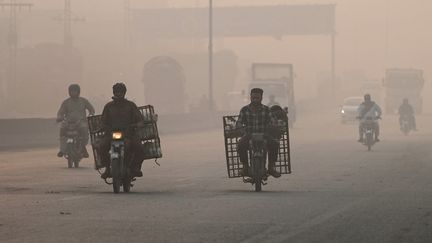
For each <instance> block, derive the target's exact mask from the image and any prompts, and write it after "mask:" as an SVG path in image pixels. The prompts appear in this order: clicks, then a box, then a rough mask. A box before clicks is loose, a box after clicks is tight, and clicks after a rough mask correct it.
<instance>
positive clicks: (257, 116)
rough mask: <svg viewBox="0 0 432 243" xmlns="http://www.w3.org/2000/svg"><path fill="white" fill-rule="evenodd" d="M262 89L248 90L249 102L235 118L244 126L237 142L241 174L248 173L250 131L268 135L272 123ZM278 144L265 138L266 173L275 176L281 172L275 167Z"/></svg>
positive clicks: (272, 119) (238, 124)
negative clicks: (243, 131) (243, 133)
mask: <svg viewBox="0 0 432 243" xmlns="http://www.w3.org/2000/svg"><path fill="white" fill-rule="evenodd" d="M263 93H264V91H263V90H262V89H260V88H253V89H252V90H251V92H250V100H251V102H250V104H249V105H246V106H244V107H243V108H242V109H241V110H240V114H239V117H238V120H237V124H236V126H237V127H246V135H245V136H243V137H242V138H240V140H239V142H238V148H237V150H238V153H239V156H240V162H242V164H243V171H242V173H243V176H247V175H248V168H249V165H248V149H249V140H250V135H251V134H252V133H264V134H266V135H267V136H268V129H269V128H270V127H271V126H272V125H273V124H274V122H275V118H274V117H273V114H272V113H271V112H270V109H269V107H268V106H265V105H263V104H262V97H263ZM278 149H279V144H278V142H276V141H275V140H274V139H267V150H268V173H269V174H270V175H272V176H273V177H275V178H278V177H280V176H281V174H280V173H279V172H278V171H276V169H275V162H276V160H277V154H278Z"/></svg>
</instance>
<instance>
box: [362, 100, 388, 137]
mask: <svg viewBox="0 0 432 243" xmlns="http://www.w3.org/2000/svg"><path fill="white" fill-rule="evenodd" d="M357 112H358V114H359V119H360V124H359V137H360V138H359V140H358V142H363V129H364V127H365V125H366V120H367V119H368V118H372V119H373V121H374V123H373V124H374V130H375V141H376V142H379V141H380V140H379V138H378V137H379V132H380V130H379V124H378V122H377V121H376V120H377V119H379V118H380V117H381V113H382V112H381V108H380V107H379V106H378V105H377V104H376V103H375V102H373V101H372V100H371V96H370V94H365V95H364V102H363V103H361V105H360V106H359V108H358V110H357Z"/></svg>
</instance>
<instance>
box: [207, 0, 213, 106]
mask: <svg viewBox="0 0 432 243" xmlns="http://www.w3.org/2000/svg"><path fill="white" fill-rule="evenodd" d="M208 49H209V50H208V52H209V109H210V111H213V110H214V101H213V0H209V45H208Z"/></svg>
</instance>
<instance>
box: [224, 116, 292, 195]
mask: <svg viewBox="0 0 432 243" xmlns="http://www.w3.org/2000/svg"><path fill="white" fill-rule="evenodd" d="M237 119H238V116H224V117H223V127H224V140H225V155H226V166H227V172H228V177H229V178H243V182H244V183H251V184H252V185H253V186H254V187H255V191H257V192H259V191H261V190H262V186H263V185H266V184H267V183H266V181H267V180H268V177H269V174H268V171H267V169H266V161H267V156H268V151H267V145H268V142H269V141H270V140H268V139H276V140H278V143H279V149H278V159H277V161H276V162H275V165H274V166H275V169H276V170H277V171H278V172H279V173H280V174H291V156H290V155H291V153H290V142H289V128H288V124H287V123H283V124H280V125H278V127H277V129H278V131H280V134H279V135H280V136H278V137H275V138H270V137H269V136H268V134H264V133H252V134H250V135H248V153H249V156H248V157H249V159H248V167H247V168H248V171H247V174H248V176H245V175H244V171H243V164H242V162H240V155H239V152H238V147H239V142H240V140H241V139H242V138H245V127H238V126H237Z"/></svg>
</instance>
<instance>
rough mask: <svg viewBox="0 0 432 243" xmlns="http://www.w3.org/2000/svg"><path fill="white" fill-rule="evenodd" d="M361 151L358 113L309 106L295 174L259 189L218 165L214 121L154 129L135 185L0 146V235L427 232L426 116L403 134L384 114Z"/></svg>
mask: <svg viewBox="0 0 432 243" xmlns="http://www.w3.org/2000/svg"><path fill="white" fill-rule="evenodd" d="M384 118H385V120H384V121H383V123H384V124H383V125H382V133H383V134H382V141H381V142H380V143H379V144H377V145H376V146H375V147H373V151H371V152H367V151H366V148H365V147H364V146H361V145H360V144H358V143H357V142H355V138H356V136H357V132H356V131H357V128H356V126H355V125H344V126H342V125H340V124H339V122H338V119H337V117H336V116H328V117H323V116H314V117H311V116H308V117H303V118H302V119H300V120H299V122H298V124H297V126H296V128H295V129H293V130H292V138H291V139H292V151H293V152H292V160H293V174H292V175H288V176H283V177H281V178H280V179H277V180H276V179H270V180H269V184H268V185H267V186H265V187H263V190H264V191H263V192H261V193H256V192H254V191H253V188H252V186H251V185H250V184H244V183H243V182H241V180H240V179H228V178H227V175H226V168H225V161H224V151H223V138H222V136H221V134H222V133H221V131H220V130H214V131H209V132H206V133H203V132H200V133H194V134H183V135H181V134H176V135H167V136H164V137H162V140H163V150H164V158H163V159H161V160H160V163H161V166H160V167H159V166H157V165H156V164H154V163H153V162H150V161H149V162H147V163H146V164H145V166H144V175H145V176H144V177H143V178H141V179H139V180H137V182H136V184H135V186H134V187H133V188H132V192H131V193H129V194H118V195H115V194H113V193H112V192H111V187H110V186H108V185H105V184H104V183H103V182H102V180H100V179H99V176H98V174H97V172H96V171H95V170H93V168H92V162H91V161H90V160H86V161H84V162H83V163H82V168H78V169H67V168H65V167H66V163H65V161H63V160H60V159H58V158H56V157H54V154H55V153H56V150H55V149H48V150H47V149H44V150H30V151H13V152H1V153H0V205H1V208H0V242H63V243H65V242H389V243H390V242H432V187H431V184H432V176H431V175H432V161H431V160H432V155H431V151H432V150H431V148H432V146H431V141H432V127H430V128H428V127H425V126H426V125H428V124H431V121H432V117H421V118H419V122H418V123H419V128H420V131H419V132H417V133H413V134H411V135H409V136H408V137H405V136H403V135H401V134H400V132H399V131H398V129H397V126H396V125H395V124H394V123H395V120H396V118H395V117H384Z"/></svg>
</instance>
